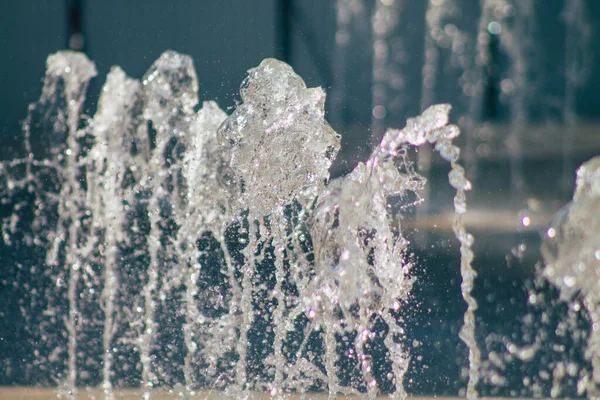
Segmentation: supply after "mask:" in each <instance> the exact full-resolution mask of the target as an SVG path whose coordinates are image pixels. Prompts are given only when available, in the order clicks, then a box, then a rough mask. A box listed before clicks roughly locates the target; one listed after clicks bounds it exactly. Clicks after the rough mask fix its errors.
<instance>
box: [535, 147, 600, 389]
mask: <svg viewBox="0 0 600 400" xmlns="http://www.w3.org/2000/svg"><path fill="white" fill-rule="evenodd" d="M599 207H600V158H598V157H596V158H593V159H591V160H590V161H588V162H586V163H584V164H583V165H582V166H581V167H579V169H578V170H577V181H576V188H575V193H574V194H573V201H572V202H571V203H570V204H569V205H567V206H566V207H565V208H563V209H562V210H561V211H560V212H559V213H558V214H557V217H556V219H555V222H554V223H553V224H552V225H551V226H550V227H549V228H548V229H547V230H546V234H545V238H544V244H543V246H542V255H543V256H544V260H545V262H546V266H545V268H544V271H543V276H544V277H545V278H546V279H548V280H549V281H550V282H551V283H552V284H554V285H555V286H556V287H558V288H559V289H560V291H561V296H562V297H563V298H564V299H565V300H570V299H572V298H573V297H574V296H575V294H576V293H577V292H581V294H582V296H583V305H584V306H585V308H586V309H587V311H588V313H589V315H590V320H591V325H592V326H591V331H590V338H589V340H588V348H587V351H586V354H585V356H586V357H587V358H588V359H589V360H590V361H591V364H592V369H593V373H592V376H591V377H590V376H585V377H584V378H582V382H581V387H582V389H583V390H585V391H587V393H588V395H589V396H592V397H593V398H597V396H598V395H599V393H600V392H599V389H598V385H599V384H600V335H599V332H598V324H600V310H599V309H598V307H599V304H600V298H599V297H598V293H599V287H598V275H597V271H598V270H600V238H599V237H598V229H600V213H599V212H598V210H599V209H600V208H599ZM580 394H581V393H580Z"/></svg>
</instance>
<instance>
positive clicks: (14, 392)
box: [0, 387, 499, 400]
mask: <svg viewBox="0 0 600 400" xmlns="http://www.w3.org/2000/svg"><path fill="white" fill-rule="evenodd" d="M114 394H115V399H116V400H120V399H122V400H133V399H140V398H141V397H142V391H140V390H139V389H116V390H115V391H114ZM56 398H59V397H58V396H57V392H56V389H55V388H27V387H0V399H1V400H17V399H19V400H21V399H23V400H34V399H56ZM65 398H66V397H65ZM75 398H77V399H97V400H101V399H103V398H104V394H103V393H102V389H97V388H90V389H81V390H80V391H79V393H78V394H77V396H76V397H75ZM181 398H185V399H190V400H191V399H199V400H200V399H206V400H212V399H224V398H227V399H235V398H237V397H233V396H223V395H222V394H220V393H209V392H201V393H198V394H197V395H196V396H190V397H186V396H181V395H180V394H179V393H178V392H177V391H173V392H172V393H169V392H166V391H158V390H157V391H154V392H152V399H156V400H163V399H165V400H166V399H181ZM269 398H270V397H269V396H268V395H267V394H263V393H253V394H252V395H251V397H250V399H269ZM284 398H285V399H289V400H295V399H301V398H302V399H307V400H309V399H311V400H312V399H328V398H330V397H328V396H327V395H326V394H316V393H315V394H305V395H304V397H301V396H300V395H297V394H289V395H286V397H284ZM331 398H332V399H333V398H337V399H343V398H359V397H356V396H353V397H344V396H336V397H331ZM382 398H389V397H382ZM434 398H438V399H439V398H442V397H422V396H416V397H412V396H409V399H412V400H429V399H434ZM443 398H444V399H449V400H452V399H461V398H460V397H443ZM486 399H488V400H494V399H498V400H499V398H493V397H487V398H486Z"/></svg>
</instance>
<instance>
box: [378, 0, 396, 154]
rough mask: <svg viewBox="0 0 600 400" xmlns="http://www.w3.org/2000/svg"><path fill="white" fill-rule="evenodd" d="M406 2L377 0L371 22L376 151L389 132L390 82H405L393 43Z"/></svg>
mask: <svg viewBox="0 0 600 400" xmlns="http://www.w3.org/2000/svg"><path fill="white" fill-rule="evenodd" d="M402 7H403V0H376V2H375V10H374V12H373V16H372V19H371V24H372V31H373V91H372V107H373V109H372V119H371V145H372V147H373V148H375V147H376V146H377V145H378V144H379V142H380V141H381V137H382V136H383V134H384V132H385V129H386V122H385V121H386V114H387V112H388V106H389V100H390V97H391V95H392V93H391V91H390V82H391V80H392V79H401V78H400V77H397V76H394V75H396V72H395V71H396V67H395V66H394V64H395V63H396V61H395V60H394V54H393V52H392V48H391V46H390V40H391V39H392V37H393V35H394V31H395V29H396V27H397V25H398V22H399V18H400V13H401V12H402Z"/></svg>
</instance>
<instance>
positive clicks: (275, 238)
mask: <svg viewBox="0 0 600 400" xmlns="http://www.w3.org/2000/svg"><path fill="white" fill-rule="evenodd" d="M94 75H95V67H94V64H93V63H92V62H90V61H89V60H87V59H86V58H85V56H83V55H82V54H79V53H72V52H60V53H57V54H54V55H52V56H50V57H49V59H48V70H47V75H46V78H45V84H44V89H43V92H42V98H41V99H40V101H39V102H38V103H36V104H34V105H33V106H32V107H31V109H30V117H29V119H28V122H27V123H26V124H25V140H26V148H27V151H28V154H27V157H25V158H24V159H17V160H12V161H9V162H6V163H4V164H2V169H1V170H0V171H1V172H2V175H1V176H2V179H3V186H2V188H3V195H4V196H11V195H13V194H15V193H16V191H17V190H18V189H19V188H26V189H27V190H28V191H29V192H30V193H32V194H33V195H34V196H35V199H34V203H33V204H32V205H31V207H33V208H34V212H35V216H36V218H35V220H34V222H33V224H32V225H31V226H30V227H29V228H28V229H29V232H30V233H29V235H30V236H28V237H29V238H30V239H31V240H30V245H32V246H37V247H39V248H43V249H46V250H47V254H48V256H47V265H48V266H54V267H52V268H54V269H53V270H51V271H52V272H50V273H51V274H52V275H53V279H54V282H55V286H54V287H53V288H49V289H48V293H46V300H47V301H48V309H47V311H46V313H45V315H47V317H45V318H47V320H44V321H43V322H42V324H41V325H40V329H43V331H44V335H45V338H46V339H45V341H46V342H47V343H49V344H50V346H55V348H56V350H54V351H53V352H52V353H53V354H48V355H44V351H45V350H47V349H45V348H42V349H40V355H39V358H38V363H39V364H40V365H45V364H47V363H56V362H59V360H65V361H66V365H65V367H64V371H66V373H63V368H62V367H52V373H53V379H55V380H56V382H58V383H61V384H63V385H64V387H65V389H66V390H67V392H65V393H66V394H74V393H75V391H76V389H77V387H78V386H80V385H81V382H83V381H84V380H85V379H89V378H85V377H82V378H81V379H80V378H79V377H78V372H80V371H82V366H81V365H82V364H81V362H82V361H83V358H85V357H87V356H86V355H85V354H86V352H97V353H96V354H101V357H100V360H99V365H100V368H99V371H100V374H99V376H101V379H100V382H98V383H97V384H100V385H101V386H102V388H103V390H104V394H105V397H106V398H114V396H115V394H114V393H113V390H114V389H113V388H114V387H117V386H123V384H124V382H123V381H121V380H120V379H119V377H118V376H119V373H121V374H122V373H123V371H129V372H127V373H128V374H132V376H137V377H138V378H137V380H138V382H141V384H142V387H143V389H144V397H145V398H150V397H151V396H152V391H153V389H154V388H156V387H159V386H175V385H176V384H183V385H185V390H186V391H187V393H188V394H194V393H195V392H196V391H197V390H202V389H217V390H223V391H225V392H226V393H229V394H233V395H236V394H237V395H239V394H242V393H245V394H248V393H250V391H254V390H258V391H267V392H269V393H270V394H271V395H272V396H275V397H279V396H281V395H282V394H283V393H284V392H288V391H297V392H300V393H305V392H308V391H313V390H326V391H327V392H329V393H330V394H331V395H335V394H338V393H341V394H357V393H367V394H368V396H369V397H370V398H374V397H375V396H377V395H378V394H379V393H380V391H381V390H380V387H381V385H383V384H386V385H391V387H392V388H393V389H392V393H393V395H394V396H395V397H397V398H405V397H406V391H405V389H404V384H403V376H404V374H405V373H406V371H407V370H408V368H409V359H410V358H409V353H408V351H407V349H406V346H405V344H404V341H405V327H404V326H403V324H402V319H401V318H399V315H400V313H401V312H402V309H403V307H404V304H405V303H406V300H407V299H408V296H409V294H410V291H411V287H412V284H413V279H412V278H411V275H410V269H411V267H412V265H413V261H412V256H411V254H410V251H409V242H408V240H407V239H405V237H404V235H403V231H402V226H401V224H400V220H399V219H398V218H397V216H396V215H394V214H393V212H392V207H391V204H392V202H397V201H405V200H404V199H407V198H409V197H410V196H408V195H411V196H412V195H414V194H417V195H418V194H419V193H421V192H422V190H423V186H424V183H425V181H424V179H423V178H422V177H421V176H419V175H418V174H417V173H415V172H414V169H413V166H412V163H411V161H410V157H409V156H408V147H409V146H422V145H425V144H426V143H427V142H429V143H430V144H431V145H433V146H434V147H435V149H436V151H438V152H439V153H440V155H441V156H442V158H443V159H445V160H447V161H449V162H450V163H451V166H452V170H451V172H450V175H449V180H450V184H451V185H452V186H453V187H454V188H455V189H456V190H457V195H456V198H455V201H454V206H455V211H456V220H455V224H454V231H455V234H456V237H457V238H458V240H459V242H460V244H461V260H462V261H461V270H462V272H463V276H464V282H463V286H462V291H463V296H464V297H465V300H466V301H467V303H468V309H467V312H466V313H465V326H464V327H463V330H462V331H461V338H463V340H464V341H465V342H466V343H467V344H468V346H469V362H470V370H471V373H470V379H469V389H468V395H469V397H470V398H473V396H474V395H475V385H476V383H477V370H478V362H479V361H478V360H479V355H478V350H477V347H476V342H475V337H474V332H475V326H474V311H475V309H476V303H475V301H474V299H473V298H472V297H471V295H470V292H471V290H472V284H473V279H474V277H475V273H474V271H473V269H472V267H471V260H472V257H473V255H472V252H471V250H470V246H471V244H472V241H473V238H472V236H471V235H469V234H468V233H467V232H466V231H465V228H464V226H463V223H462V216H463V215H464V213H465V212H466V203H465V191H467V190H469V189H470V183H469V182H468V181H467V180H466V179H465V177H464V173H463V170H462V168H461V167H460V166H459V165H458V164H457V161H458V154H459V151H458V148H457V147H456V146H454V145H453V144H452V140H453V139H454V138H456V137H457V136H458V134H459V130H458V128H457V127H456V126H454V125H448V119H449V117H448V114H449V112H450V107H449V106H447V105H440V106H432V107H430V108H428V109H427V110H425V111H424V113H423V114H422V115H421V116H419V117H417V118H414V119H409V120H408V121H407V125H406V127H405V128H404V129H402V130H395V129H391V130H388V131H387V132H386V133H385V135H384V137H383V140H382V142H381V143H380V144H379V145H378V146H377V147H376V149H375V150H374V151H373V153H372V155H371V156H370V157H369V158H368V160H367V161H366V162H365V163H359V165H358V166H357V167H356V168H355V169H354V171H352V172H351V173H350V174H349V175H347V176H345V177H341V178H337V179H334V180H330V179H329V172H328V169H329V167H330V165H331V163H332V162H333V160H334V159H335V157H336V154H337V152H338V150H339V147H340V136H339V135H338V134H337V133H336V132H334V131H333V129H332V128H331V127H330V126H329V124H328V123H327V122H326V121H325V119H324V106H325V93H324V91H323V90H322V89H321V88H307V87H306V85H305V84H304V82H303V80H302V79H301V78H300V77H299V76H298V75H296V74H295V73H294V71H293V70H292V69H291V67H289V66H288V65H287V64H285V63H282V62H280V61H277V60H272V59H267V60H265V61H263V62H262V63H261V64H260V65H259V66H258V67H256V68H253V69H251V70H249V72H248V77H247V78H246V79H245V80H244V82H243V83H242V85H241V89H240V94H241V98H242V103H241V104H239V105H238V106H237V108H236V110H235V111H234V112H233V113H232V114H231V115H229V116H228V115H227V114H226V113H225V112H223V111H222V110H221V109H220V108H219V107H218V106H217V104H216V103H214V102H205V103H203V104H202V106H201V107H200V109H199V110H198V111H195V110H196V108H197V103H198V99H197V94H198V81H197V78H196V74H195V71H194V69H193V65H192V60H191V59H190V58H189V57H188V56H185V55H181V54H178V53H175V52H166V53H164V54H163V55H162V56H161V57H160V58H159V59H158V60H157V61H156V62H155V63H154V64H153V65H152V67H151V68H150V70H149V71H148V73H147V74H146V75H145V76H144V78H143V80H142V82H139V81H137V80H135V79H132V78H129V77H127V76H126V75H125V73H124V72H123V71H122V70H121V69H119V68H118V67H114V68H113V69H112V70H111V71H110V73H109V75H108V76H107V79H106V83H105V84H104V86H103V88H102V93H101V96H100V100H99V104H98V111H97V112H96V114H95V115H94V116H93V118H88V117H86V116H85V115H84V114H82V113H81V109H82V104H83V99H84V98H85V88H86V86H87V83H88V82H89V80H90V79H91V78H92V77H93V76H94ZM36 118H37V119H36ZM46 118H50V120H48V119H46ZM40 128H41V129H40ZM38 130H39V132H38ZM38 134H39V137H36V139H38V141H41V143H46V145H43V146H42V147H39V148H37V147H36V148H34V146H33V144H32V143H34V142H33V140H32V139H33V137H34V136H33V135H38ZM44 141H46V142H44ZM49 177H50V178H51V179H49ZM48 182H51V184H50V183H48ZM407 196H408V197H407ZM25 206H26V205H25V204H24V205H23V207H25ZM406 206H407V207H408V206H410V204H407V205H406ZM20 215H21V214H19V213H14V214H13V215H11V216H10V218H9V219H8V220H5V221H4V223H3V225H2V227H3V234H4V237H5V241H6V242H8V241H9V240H10V237H11V235H14V234H15V233H16V232H17V230H22V229H25V228H24V227H23V226H22V225H23V223H25V220H24V219H23V220H21V219H20ZM53 215H58V218H59V219H58V222H57V223H52V216H53ZM64 285H66V289H63V286H64ZM94 293H98V294H97V295H94ZM94 296H95V297H94ZM63 299H66V303H64V304H63V303H61V302H62V301H63ZM94 301H96V302H97V304H96V305H97V307H99V311H98V312H95V311H93V313H92V314H90V313H89V312H88V311H87V310H93V308H90V307H91V306H90V305H88V303H89V302H94ZM54 303H56V305H54ZM92 305H93V304H92ZM61 309H64V310H68V312H67V313H66V315H67V317H66V318H65V319H64V320H63V321H61V320H60V319H58V318H57V317H56V316H57V315H60V313H62V311H60V310H61ZM61 323H62V324H63V325H64V328H63V329H64V330H65V331H66V333H65V335H64V337H66V338H68V340H67V341H66V343H61V339H60V336H61V333H60V332H61V331H60V330H58V331H57V330H54V331H53V330H52V327H53V326H56V325H60V324H61ZM381 323H383V324H384V325H386V326H387V333H386V334H383V333H381V331H379V328H376V326H375V325H376V324H381ZM85 325H91V326H98V328H97V331H100V332H102V334H101V338H100V340H99V341H98V342H95V341H94V340H91V341H90V342H89V343H83V342H81V341H80V340H79V339H81V338H83V337H84V336H82V335H83V332H82V327H83V326H85ZM85 337H87V336H85ZM165 338H167V342H165ZM257 338H258V340H257ZM178 340H180V341H181V343H177V341H178ZM377 346H383V348H385V349H386V351H385V361H384V362H385V363H386V364H387V367H386V368H388V370H389V371H390V372H389V373H388V374H387V375H385V376H383V377H381V376H380V372H377V371H376V368H378V367H377V366H376V365H375V363H374V362H373V357H374V355H373V352H374V348H375V347H377ZM36 352H37V350H36ZM63 352H66V355H63ZM263 354H264V355H266V357H263V356H262V355H263ZM117 360H118V362H117ZM348 366H354V367H352V368H357V369H356V371H360V373H359V374H358V375H352V374H351V376H347V375H346V374H347V372H345V371H347V368H348ZM88 368H89V369H94V368H97V366H95V364H93V363H90V362H89V361H88V362H87V363H86V367H85V368H84V369H83V370H86V369H88ZM117 368H119V371H120V372H119V373H117V372H116V371H117ZM85 376H86V377H87V376H89V374H88V373H87V372H86V374H85ZM349 377H350V379H348V378H349ZM92 382H93V381H92Z"/></svg>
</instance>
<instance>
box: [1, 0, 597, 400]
mask: <svg viewBox="0 0 600 400" xmlns="http://www.w3.org/2000/svg"><path fill="white" fill-rule="evenodd" d="M0 15H2V23H0V54H2V55H3V62H2V63H0V93H1V94H2V95H1V96H0V160H3V159H10V158H14V157H16V156H17V155H19V154H21V153H22V151H23V150H22V147H21V146H22V134H21V130H20V123H21V121H22V120H23V119H24V118H25V117H26V113H27V107H28V104H29V103H32V102H34V101H35V100H36V99H37V98H39V95H40V91H41V79H42V77H43V75H44V69H45V60H46V57H47V56H48V54H50V53H53V52H56V51H58V50H61V49H65V48H70V49H73V50H78V51H84V52H85V53H86V54H87V55H88V56H89V57H90V59H91V60H93V61H94V62H95V63H96V65H97V68H98V72H99V74H98V77H97V78H95V79H94V81H93V83H92V86H91V87H90V90H89V99H88V102H87V104H86V107H87V109H88V110H89V114H90V115H92V114H93V112H94V109H95V106H96V104H95V101H96V99H97V98H98V94H99V90H100V87H101V85H102V84H103V81H104V77H105V76H106V73H107V72H108V70H109V69H110V67H111V66H113V65H120V66H121V67H122V68H123V69H124V70H125V72H126V73H127V74H129V75H131V76H133V77H137V78H140V77H141V76H142V75H143V74H144V73H145V71H146V70H147V69H148V68H149V67H150V65H151V64H152V63H153V62H154V60H155V59H156V58H158V56H159V55H160V54H161V53H162V52H163V51H165V50H167V49H172V50H175V51H178V52H181V53H185V54H189V55H191V56H192V57H193V59H194V62H195V67H196V71H197V74H198V79H199V82H200V100H201V101H203V100H216V101H217V103H218V104H219V105H220V107H221V108H223V109H225V110H227V111H228V112H231V110H232V109H233V108H234V107H235V104H236V102H238V101H239V96H238V88H239V84H240V82H241V81H242V80H243V78H244V76H245V71H246V70H247V69H249V68H251V67H254V66H256V65H258V64H259V63H260V61H261V60H262V59H264V58H267V57H275V58H278V59H281V60H284V61H286V62H288V63H289V64H291V65H292V66H293V68H294V69H295V70H296V72H297V73H298V74H299V75H301V76H302V77H303V78H304V79H305V81H306V83H307V85H308V86H322V87H323V88H325V90H326V91H327V93H328V101H327V103H326V112H327V119H328V121H329V122H330V123H331V125H332V126H333V127H334V129H335V130H336V131H337V132H338V133H340V134H341V135H342V143H343V144H342V150H341V152H340V156H339V160H338V161H337V163H336V164H335V165H334V166H333V168H332V174H333V175H334V176H339V175H341V174H344V173H346V172H348V171H350V170H351V169H352V168H353V167H354V166H355V165H356V163H357V162H358V161H360V160H364V159H366V158H367V156H368V154H369V152H370V150H371V147H372V145H373V144H374V143H378V141H379V139H380V138H381V136H382V135H383V132H384V131H385V129H386V128H387V127H395V128H401V127H403V126H404V124H405V121H406V119H407V118H408V117H412V116H415V115H417V114H419V113H420V112H421V111H422V110H423V109H424V108H426V107H427V106H429V105H431V104H435V103H439V102H448V103H450V104H452V106H453V110H454V111H453V114H452V119H453V122H455V123H457V124H459V126H460V127H461V128H462V132H463V133H462V136H461V139H460V144H461V151H462V154H461V158H462V160H463V162H464V165H465V167H466V170H467V175H468V176H469V177H470V178H471V179H472V181H473V190H472V192H471V193H470V195H469V198H468V199H469V203H470V211H469V213H468V215H467V229H468V230H469V231H471V232H472V233H473V234H474V235H475V240H476V244H475V254H476V261H475V268H476V269H477V270H478V271H479V277H478V280H477V284H476V289H475V290H476V293H475V294H476V297H477V298H478V300H479V301H480V304H481V306H480V310H479V311H478V335H479V340H480V343H481V345H482V347H483V348H484V349H487V350H486V351H492V350H491V349H493V348H494V346H499V345H500V346H502V345H504V344H505V340H504V339H498V340H496V339H494V338H499V337H510V335H511V333H510V332H517V331H519V329H520V328H519V327H520V326H521V325H522V324H523V318H525V317H527V316H530V317H528V318H530V319H531V318H533V319H534V320H535V318H538V317H539V319H540V321H541V320H542V319H541V318H542V317H541V315H542V311H540V310H537V309H535V307H534V309H532V307H533V305H532V303H531V301H528V299H530V295H531V291H532V290H533V289H532V288H534V287H535V286H536V284H535V276H536V263H537V262H538V261H539V259H540V257H539V243H540V238H541V236H542V235H543V233H544V231H545V227H546V226H547V225H548V223H550V221H551V219H552V216H553V214H554V213H555V212H556V211H557V210H558V209H559V208H560V207H561V206H563V205H564V204H566V203H567V202H568V201H569V199H570V198H571V195H572V191H573V188H574V177H575V170H576V168H577V166H578V165H580V164H581V163H582V162H583V161H585V160H587V159H589V158H590V157H592V156H594V155H597V154H600V125H598V122H599V121H598V120H599V118H600V108H599V107H598V104H600V91H598V88H599V87H600V73H598V72H599V71H598V68H599V67H598V63H597V62H596V59H595V56H596V54H595V49H596V48H598V46H599V45H600V44H599V43H598V39H599V36H598V24H597V22H598V18H600V2H597V1H595V0H422V1H411V0H337V1H334V0H331V1H329V0H327V1H323V0H260V1H252V2H251V1H243V0H218V1H217V0H213V1H193V0H177V1H164V0H145V1H143V2H141V1H134V0H102V1H99V0H98V1H96V0H62V1H61V0H52V1H51V0H19V1H12V2H11V1H5V2H2V4H0ZM415 160H417V162H418V166H419V170H420V171H421V173H422V174H424V175H426V176H427V177H428V178H429V186H428V192H429V196H428V197H427V198H426V199H425V201H424V202H423V203H422V204H421V205H420V206H419V208H418V210H417V215H416V216H415V215H413V216H412V218H409V219H407V220H406V221H405V226H406V228H407V230H408V231H409V235H410V238H411V240H412V241H413V247H414V251H415V254H416V258H417V260H418V262H417V267H416V268H415V270H414V274H415V275H416V276H417V279H418V281H417V284H416V285H415V293H414V299H413V303H414V304H413V306H414V307H413V308H412V310H411V311H410V312H409V313H408V314H407V316H406V321H407V326H408V330H409V332H410V335H411V337H413V338H414V341H413V345H414V349H413V350H412V351H413V353H414V354H415V356H414V357H413V360H412V365H413V368H411V370H410V372H409V375H410V376H409V377H408V378H407V381H408V383H407V386H408V390H409V392H411V393H438V394H455V393H457V391H458V390H459V388H461V387H464V384H465V381H466V378H465V375H464V367H465V365H464V359H465V354H466V349H465V347H464V346H463V344H462V342H461V341H460V339H459V338H458V337H457V333H458V329H459V327H460V324H461V323H462V313H463V312H464V309H465V304H464V302H463V300H462V298H461V295H460V287H459V285H460V274H459V258H458V249H457V245H456V242H455V240H454V239H453V236H452V232H451V215H450V211H451V209H452V200H451V199H452V190H451V188H450V186H449V185H448V183H447V172H448V170H449V166H448V165H446V164H444V163H442V162H441V160H439V159H438V158H437V156H435V155H433V154H431V152H430V151H428V150H426V149H425V150H420V153H418V154H415ZM18 259H19V256H18V255H16V254H14V253H13V252H12V251H9V250H6V249H3V250H2V252H0V304H1V305H0V384H33V383H35V377H28V376H26V374H25V373H24V372H23V369H22V368H21V367H19V365H20V363H22V362H23V360H28V359H29V358H28V357H30V355H29V354H30V352H31V346H32V345H34V344H32V343H28V342H27V337H26V336H24V335H23V333H22V332H23V324H24V319H23V317H22V316H21V311H20V308H21V304H20V303H19V299H20V298H22V297H23V296H25V295H26V292H27V288H26V285H25V286H24V285H23V282H22V281H21V283H15V282H17V279H15V276H16V275H17V273H16V272H15V267H14V266H15V265H16V263H17V262H18ZM20 279H21V278H20ZM24 279H25V280H26V278H24ZM542 286H543V285H542ZM536 290H542V291H545V292H547V296H548V298H549V299H552V298H555V297H556V294H555V293H554V292H553V290H552V289H551V288H548V287H543V288H537V289H536ZM548 301H549V302H551V300H548ZM548 304H550V303H548ZM557 307H558V306H557ZM544 312H547V310H546V311H544ZM557 312H558V311H557ZM531 316H532V317H531ZM581 318H582V320H581V321H580V323H581V324H583V326H585V325H586V323H587V322H586V317H585V316H582V317H581ZM544 321H546V322H544V323H548V324H550V325H551V322H548V321H552V318H551V317H549V318H546V319H544ZM532 326H536V328H535V329H542V328H541V327H540V325H535V324H533V325H532ZM552 331H553V329H551V328H549V332H550V335H552ZM503 335H504V336H503ZM519 338H520V339H522V337H519ZM513 340H517V338H514V337H513ZM498 343H500V344H498ZM484 352H485V351H484ZM542 353H543V352H542ZM551 353H552V352H551V351H550V350H549V351H548V354H550V355H543V354H542V355H540V357H541V358H543V359H540V360H537V361H533V362H527V363H526V362H522V363H521V364H518V363H517V364H515V365H513V366H512V367H510V368H508V370H507V371H504V375H505V376H507V377H509V379H508V381H509V383H506V384H503V385H500V384H497V382H496V383H494V382H484V383H483V385H487V386H485V389H484V391H485V390H487V393H494V394H505V395H521V394H523V395H530V394H531V393H535V390H537V389H536V388H534V387H533V386H534V385H533V384H530V385H529V386H527V385H525V384H524V383H523V382H519V384H520V385H521V384H522V385H524V386H526V387H527V390H528V391H529V392H527V391H526V392H515V393H513V392H511V387H512V386H511V384H510V379H514V380H515V382H517V381H520V380H521V378H520V377H521V376H523V374H524V373H523V371H524V370H528V368H529V369H531V370H535V369H536V368H537V369H539V366H540V365H541V364H542V363H548V362H549V360H551V359H552V355H551ZM544 354H545V353H544ZM571 356H572V357H574V358H575V359H577V357H581V355H580V354H579V355H577V354H575V355H571ZM544 357H545V358H544ZM536 363H537V364H536ZM491 364H493V362H492V363H491ZM491 364H490V361H489V359H488V363H487V364H486V365H487V366H486V367H485V368H490V369H493V368H494V367H493V365H491ZM511 368H512V369H511ZM513 370H514V371H513ZM511 377H512V378H511ZM540 382H542V383H540V385H542V386H543V385H544V383H543V379H541V378H540ZM549 384H550V383H547V385H549ZM573 385H574V384H572V385H571V386H573ZM571 390H574V386H573V387H571Z"/></svg>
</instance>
